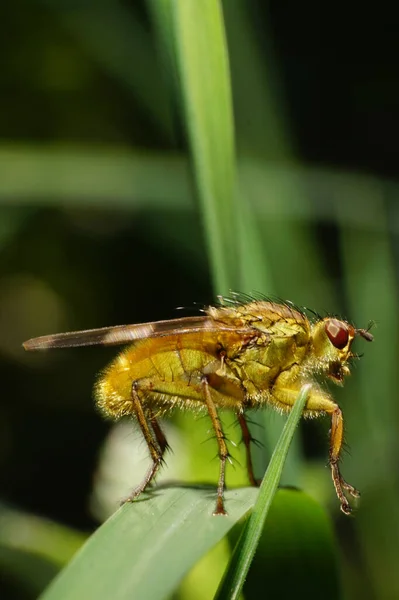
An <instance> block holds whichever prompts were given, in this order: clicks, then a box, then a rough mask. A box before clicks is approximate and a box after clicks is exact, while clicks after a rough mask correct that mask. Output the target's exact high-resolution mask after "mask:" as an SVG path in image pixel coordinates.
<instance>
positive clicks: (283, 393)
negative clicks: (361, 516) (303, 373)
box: [272, 376, 360, 515]
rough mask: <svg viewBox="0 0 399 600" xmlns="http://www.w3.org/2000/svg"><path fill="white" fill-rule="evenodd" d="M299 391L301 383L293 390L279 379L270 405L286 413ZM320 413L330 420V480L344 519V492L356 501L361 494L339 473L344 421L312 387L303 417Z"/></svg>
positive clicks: (327, 398)
mask: <svg viewBox="0 0 399 600" xmlns="http://www.w3.org/2000/svg"><path fill="white" fill-rule="evenodd" d="M298 384H299V385H298ZM300 389H301V387H300V382H298V383H297V384H296V385H295V387H292V385H291V386H290V385H289V382H286V381H284V378H283V377H281V376H280V377H279V378H278V379H277V380H276V383H275V385H274V388H273V400H272V401H273V403H276V404H277V405H280V406H282V407H287V409H289V408H290V407H292V405H293V404H294V402H295V399H296V397H297V395H298V393H299V392H300ZM323 413H327V414H329V415H330V416H331V433H330V452H329V464H330V468H331V475H332V480H333V483H334V487H335V491H336V493H337V496H338V500H339V501H340V504H341V510H342V512H343V513H344V514H345V515H350V514H351V512H352V509H351V507H350V506H349V503H348V500H347V498H346V497H345V493H344V491H346V492H347V493H349V494H350V495H351V496H353V497H354V498H359V497H360V492H358V491H357V489H356V488H354V487H353V486H352V485H350V484H349V483H347V482H346V481H345V479H344V478H343V477H342V475H341V471H340V469H339V461H340V457H341V451H342V443H343V437H344V420H343V416H342V411H341V409H340V408H339V406H338V404H336V403H335V402H334V401H333V400H332V399H331V397H330V396H329V395H327V394H326V393H325V392H323V391H322V390H321V389H320V388H318V387H317V386H313V387H312V388H311V390H310V394H309V397H308V400H307V402H306V407H305V415H306V414H308V415H310V414H313V415H314V416H319V415H321V414H323Z"/></svg>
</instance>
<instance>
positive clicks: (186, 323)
mask: <svg viewBox="0 0 399 600" xmlns="http://www.w3.org/2000/svg"><path fill="white" fill-rule="evenodd" d="M204 331H207V332H215V333H216V332H223V331H226V332H233V331H234V332H236V333H240V331H238V330H237V328H235V327H234V328H232V327H228V326H226V325H224V324H222V323H219V324H218V323H215V321H214V320H213V319H212V318H210V317H208V316H201V317H183V318H179V319H170V320H167V321H154V322H152V323H141V324H139V325H117V326H116V327H102V328H100V329H86V330H83V331H70V332H68V333H56V334H53V335H44V336H42V337H38V338H33V339H31V340H28V341H27V342H24V344H23V347H24V348H25V350H45V349H47V348H75V347H77V346H99V345H101V346H116V345H118V344H129V343H131V342H135V341H137V340H143V339H146V338H155V337H163V336H172V335H179V336H180V335H185V334H189V333H196V332H204ZM244 332H245V333H248V329H247V328H245V329H243V330H242V333H244Z"/></svg>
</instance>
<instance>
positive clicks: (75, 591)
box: [42, 487, 258, 600]
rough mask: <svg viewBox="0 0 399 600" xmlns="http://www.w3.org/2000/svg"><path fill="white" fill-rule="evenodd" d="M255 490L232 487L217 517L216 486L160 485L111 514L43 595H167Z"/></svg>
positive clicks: (105, 599)
mask: <svg viewBox="0 0 399 600" xmlns="http://www.w3.org/2000/svg"><path fill="white" fill-rule="evenodd" d="M257 493H258V490H256V489H255V488H241V489H238V490H231V491H228V492H227V493H226V507H227V510H228V512H229V514H228V516H227V517H213V516H212V512H213V510H214V507H215V500H216V489H215V488H213V487H212V488H209V489H203V488H201V489H200V488H190V487H181V488H158V489H157V490H156V492H155V493H153V494H152V495H151V496H147V497H146V498H144V499H143V500H139V501H137V502H135V503H134V504H126V505H124V506H123V507H122V508H121V509H120V510H118V511H117V512H116V513H115V514H114V515H113V516H112V517H111V518H110V519H108V521H107V522H106V523H104V524H103V525H102V526H101V527H100V528H99V529H98V530H97V531H96V532H95V533H94V534H93V535H92V536H91V537H90V539H89V540H88V541H87V542H86V544H85V545H84V546H83V547H82V549H81V550H80V551H79V552H78V553H77V555H76V556H75V558H74V559H73V560H72V562H71V563H70V564H69V565H68V566H67V567H66V568H65V569H64V570H63V571H62V572H61V573H60V575H59V576H58V577H57V578H56V579H55V580H54V582H53V583H52V584H51V585H50V586H49V588H48V589H47V590H46V591H45V592H44V594H43V596H42V598H43V600H44V599H45V600H60V599H62V600H76V599H77V598H96V600H109V599H110V598H112V599H113V600H125V599H131V598H145V599H146V600H155V599H158V600H160V599H164V598H167V597H169V595H170V594H171V593H172V592H173V591H174V590H175V589H176V587H177V585H178V584H179V582H180V581H181V580H182V578H183V576H184V575H185V574H186V573H187V572H188V571H189V569H190V568H191V567H192V566H193V565H194V564H195V563H196V562H197V561H198V560H199V559H200V558H201V556H203V555H204V554H205V553H206V552H207V551H208V550H210V549H211V548H212V547H213V546H214V545H215V544H216V543H217V542H218V541H220V540H221V539H222V538H223V537H224V536H225V535H226V534H227V533H228V531H229V530H230V529H231V528H232V527H233V526H234V525H235V523H237V521H238V520H239V519H241V517H242V516H243V515H245V514H246V513H247V512H248V510H249V509H250V508H251V507H252V506H253V504H254V501H255V499H256V495H257Z"/></svg>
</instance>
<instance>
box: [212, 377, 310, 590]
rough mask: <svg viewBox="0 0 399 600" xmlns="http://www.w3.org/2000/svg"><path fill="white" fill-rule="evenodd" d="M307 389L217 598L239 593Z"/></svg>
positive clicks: (291, 417)
mask: <svg viewBox="0 0 399 600" xmlns="http://www.w3.org/2000/svg"><path fill="white" fill-rule="evenodd" d="M309 389H310V386H309V385H306V386H304V387H303V389H302V390H301V393H300V394H299V396H298V398H297V400H296V402H295V404H294V407H293V409H292V411H291V413H290V415H289V417H288V419H287V422H286V424H285V426H284V429H283V432H282V434H281V436H280V439H279V441H278V443H277V445H276V447H275V450H274V452H273V456H272V458H271V461H270V464H269V467H268V469H267V471H266V475H265V477H264V479H263V482H262V485H261V488H260V492H259V497H258V501H257V503H256V505H255V507H254V509H253V512H252V514H251V516H250V518H249V519H248V521H247V523H246V524H245V527H244V529H243V532H242V534H241V536H240V539H239V541H238V543H237V546H236V548H235V550H234V553H233V557H232V559H231V562H230V564H229V567H228V569H227V571H226V574H225V576H224V578H223V580H222V583H221V585H220V587H219V590H218V592H217V594H216V598H219V599H224V598H229V599H231V600H234V599H235V598H238V597H239V595H240V592H241V590H242V587H243V585H244V581H245V578H246V576H247V574H248V571H249V567H250V565H251V562H252V559H253V557H254V554H255V551H256V548H257V546H258V543H259V540H260V537H261V534H262V531H263V527H264V524H265V521H266V517H267V514H268V512H269V509H270V505H271V503H272V500H273V498H274V495H275V493H276V491H277V486H278V483H279V481H280V477H281V473H282V470H283V467H284V462H285V459H286V457H287V454H288V450H289V447H290V443H291V440H292V437H293V435H294V432H295V429H296V426H297V425H298V422H299V419H300V418H301V415H302V411H303V408H304V406H305V402H306V400H307V397H308V394H309Z"/></svg>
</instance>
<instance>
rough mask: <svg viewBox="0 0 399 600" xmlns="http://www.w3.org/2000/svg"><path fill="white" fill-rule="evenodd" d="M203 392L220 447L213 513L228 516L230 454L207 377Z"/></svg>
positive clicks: (204, 380) (203, 382)
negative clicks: (226, 479) (227, 476)
mask: <svg viewBox="0 0 399 600" xmlns="http://www.w3.org/2000/svg"><path fill="white" fill-rule="evenodd" d="M202 385H203V390H204V399H205V403H206V406H207V409H208V413H209V416H210V418H211V421H212V425H213V428H214V430H215V434H216V440H217V443H218V446H219V460H220V470H219V483H218V490H217V500H216V508H215V510H214V512H213V514H214V515H227V513H226V510H225V508H224V499H223V494H224V485H225V472H226V461H227V459H228V458H229V456H230V454H229V451H228V448H227V444H226V438H225V435H224V433H223V429H222V424H221V422H220V419H219V415H218V412H217V410H216V406H215V403H214V401H213V399H212V393H211V390H210V386H209V383H208V379H207V378H206V377H204V378H203V380H202Z"/></svg>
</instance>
